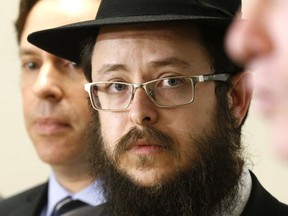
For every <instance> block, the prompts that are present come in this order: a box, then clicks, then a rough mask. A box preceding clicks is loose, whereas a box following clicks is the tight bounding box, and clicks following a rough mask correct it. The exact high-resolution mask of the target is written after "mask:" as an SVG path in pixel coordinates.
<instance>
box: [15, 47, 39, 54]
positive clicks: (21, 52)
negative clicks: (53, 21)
mask: <svg viewBox="0 0 288 216" xmlns="http://www.w3.org/2000/svg"><path fill="white" fill-rule="evenodd" d="M19 55H20V56H25V55H35V52H34V51H32V50H30V49H26V48H22V47H20V49H19Z"/></svg>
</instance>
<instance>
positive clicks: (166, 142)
mask: <svg viewBox="0 0 288 216" xmlns="http://www.w3.org/2000/svg"><path fill="white" fill-rule="evenodd" d="M139 139H144V140H145V141H146V142H147V145H157V146H160V147H161V148H163V149H165V150H166V151H168V152H170V153H171V154H173V155H176V156H179V150H178V149H177V145H176V141H174V139H173V138H172V137H171V136H169V135H168V134H167V133H164V132H162V131H160V130H158V129H156V128H153V127H146V128H144V129H142V130H140V129H138V128H137V127H133V128H131V129H130V130H129V131H128V132H127V133H126V134H125V135H124V136H122V137H121V138H120V139H119V140H118V142H117V144H116V148H115V152H114V155H115V158H118V157H119V155H121V154H123V153H125V152H126V151H127V150H128V149H131V148H132V147H133V145H134V144H135V143H136V142H137V140H139Z"/></svg>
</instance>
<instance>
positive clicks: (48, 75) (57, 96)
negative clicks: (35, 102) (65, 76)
mask: <svg viewBox="0 0 288 216" xmlns="http://www.w3.org/2000/svg"><path fill="white" fill-rule="evenodd" d="M60 74H61V73H60V72H59V69H58V68H57V67H56V65H54V64H53V63H45V64H43V66H42V67H41V69H40V71H39V74H38V77H37V80H36V81H35V83H34V86H33V90H34V92H35V94H36V95H37V96H38V97H41V98H43V99H48V100H52V101H59V100H61V98H62V96H63V94H64V93H63V89H62V86H61V80H60V77H59V76H60ZM62 85H63V83H62Z"/></svg>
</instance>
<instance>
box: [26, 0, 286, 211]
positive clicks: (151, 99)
mask: <svg viewBox="0 0 288 216" xmlns="http://www.w3.org/2000/svg"><path fill="white" fill-rule="evenodd" d="M240 5H241V2H240V0H229V1H223V0H218V1H217V0H122V1H119V0H103V1H102V3H101V5H100V8H99V11H98V14H97V16H96V19H95V20H91V21H87V22H82V23H76V24H71V25H68V26H64V27H59V28H54V29H49V30H44V31H41V32H36V33H33V34H31V35H30V36H29V37H28V40H29V41H30V42H32V43H33V44H35V45H36V46H39V47H40V48H42V49H45V50H46V51H48V52H51V53H53V54H55V55H59V56H61V57H63V58H67V59H69V60H71V61H75V62H81V63H82V66H83V69H84V71H85V73H86V77H87V79H88V80H89V81H90V83H88V84H86V85H85V90H86V91H87V92H88V94H89V97H90V102H91V107H92V108H93V109H91V110H92V113H93V119H92V121H91V124H90V127H89V128H90V129H89V131H88V135H87V140H88V142H89V143H90V148H91V155H92V157H91V161H90V163H91V170H90V171H91V174H92V175H93V176H95V175H97V178H99V179H101V180H102V186H103V189H104V192H105V196H106V197H105V198H106V200H107V202H106V204H104V205H102V206H98V207H96V208H93V209H87V210H84V211H82V212H78V214H77V215H117V216H118V215H119V216H120V215H123V216H127V215H128V216H130V215H131V216H132V215H133V216H134V215H145V216H146V215H147V216H148V215H149V216H151V215H154V216H158V215H173V216H174V215H181V216H182V215H185V216H186V215H187V216H188V215H199V216H204V215H205V216H211V215H227V216H228V215H229V216H236V215H261V216H263V215H264V216H265V215H269V216H271V215H288V207H287V206H286V205H285V204H282V203H280V202H279V201H278V200H277V199H275V198H274V197H273V196H272V195H270V194H269V193H268V192H267V191H266V190H265V189H264V188H263V187H262V186H261V185H260V183H259V182H258V180H257V178H256V177H255V175H254V174H253V173H252V172H250V171H249V170H248V169H247V167H246V166H245V161H244V156H243V149H242V144H241V128H242V125H243V124H244V122H245V119H246V117H247V112H248V109H249V104H250V100H251V94H252V89H250V88H249V87H250V85H248V83H247V80H248V74H247V73H245V72H243V70H242V68H240V67H238V66H237V65H235V64H233V63H232V62H231V61H230V60H229V59H228V58H227V56H226V54H225V52H224V48H223V40H224V35H225V33H226V29H227V27H228V25H229V24H230V22H231V21H232V19H233V18H234V15H235V13H236V11H237V9H238V7H239V6H240ZM96 110H97V111H99V115H98V112H96ZM98 118H99V120H100V126H99V125H98V122H99V121H98ZM98 137H100V139H99V138H98Z"/></svg>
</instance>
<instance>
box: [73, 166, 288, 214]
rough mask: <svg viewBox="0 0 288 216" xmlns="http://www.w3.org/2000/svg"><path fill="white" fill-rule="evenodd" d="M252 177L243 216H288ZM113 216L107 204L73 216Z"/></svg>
mask: <svg viewBox="0 0 288 216" xmlns="http://www.w3.org/2000/svg"><path fill="white" fill-rule="evenodd" d="M250 174H251V177H252V190H251V194H250V197H249V200H248V202H247V205H246V207H245V209H244V211H243V212H242V214H241V216H288V206H287V205H285V204H283V203H281V202H279V201H278V200H277V199H276V198H274V197H273V196H272V195H271V194H270V193H268V192H267V191H266V190H265V189H264V188H263V187H262V185H261V184H260V183H259V181H258V180H257V178H256V176H255V175H254V174H253V173H252V172H250ZM79 215H81V216H111V215H110V214H109V213H108V212H107V209H105V204H102V205H100V206H96V207H93V208H86V209H82V210H81V212H78V213H75V214H73V216H79ZM71 216H72V215H71Z"/></svg>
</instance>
